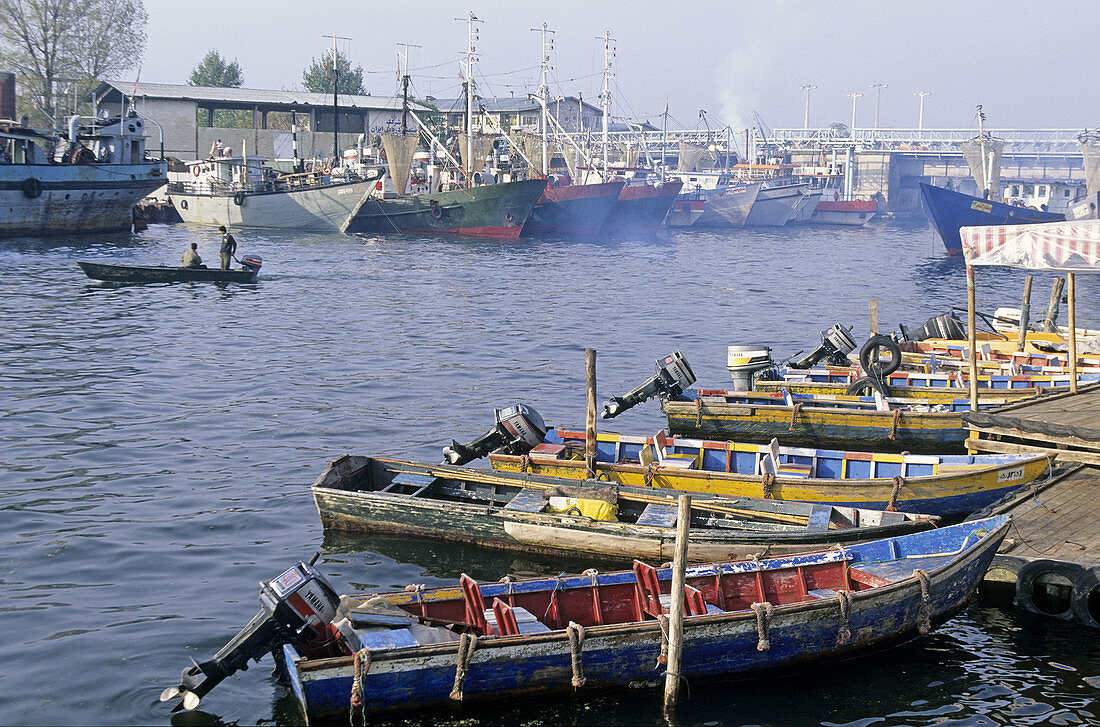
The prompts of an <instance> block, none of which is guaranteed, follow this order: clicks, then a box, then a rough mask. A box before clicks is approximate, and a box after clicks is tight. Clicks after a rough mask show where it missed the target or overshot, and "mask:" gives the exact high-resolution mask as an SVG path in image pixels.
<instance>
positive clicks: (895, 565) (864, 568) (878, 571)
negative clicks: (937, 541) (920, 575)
mask: <svg viewBox="0 0 1100 727" xmlns="http://www.w3.org/2000/svg"><path fill="white" fill-rule="evenodd" d="M946 557H947V556H946V554H945V555H938V556H937V555H932V556H928V557H924V558H906V559H904V560H891V561H885V562H882V563H860V564H859V567H858V569H857V568H852V569H851V570H850V571H849V572H850V573H851V576H852V580H853V581H857V582H859V583H863V584H864V585H868V586H880V585H885V584H886V583H894V582H897V581H901V580H904V579H906V578H911V577H912V576H913V571H915V570H916V569H917V568H921V569H923V570H925V571H927V572H931V571H932V570H933V569H935V568H938V567H939V566H941V565H943V564H944V560H945V558H946Z"/></svg>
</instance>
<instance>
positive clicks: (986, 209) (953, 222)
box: [920, 182, 1065, 255]
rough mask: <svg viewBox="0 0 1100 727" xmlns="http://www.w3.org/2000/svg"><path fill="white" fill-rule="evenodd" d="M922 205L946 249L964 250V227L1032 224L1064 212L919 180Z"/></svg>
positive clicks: (1059, 218)
mask: <svg viewBox="0 0 1100 727" xmlns="http://www.w3.org/2000/svg"><path fill="white" fill-rule="evenodd" d="M920 198H921V208H922V209H923V210H924V216H925V217H927V218H928V221H929V222H931V223H932V226H933V227H934V228H936V232H937V234H939V236H940V239H941V240H943V246H944V247H945V248H947V252H949V253H951V254H952V255H954V254H962V238H960V237H959V228H961V227H984V226H988V225H1031V224H1035V223H1037V222H1061V221H1063V220H1065V215H1061V214H1057V213H1054V212H1044V211H1042V210H1033V209H1030V208H1028V207H1017V206H1015V205H1010V204H1005V203H1003V202H996V201H994V200H991V199H982V198H981V197H973V196H971V195H969V194H963V193H962V192H956V191H954V190H951V189H945V188H943V187H936V186H934V185H931V184H927V183H925V182H921V183H920Z"/></svg>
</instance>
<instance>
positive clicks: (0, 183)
mask: <svg viewBox="0 0 1100 727" xmlns="http://www.w3.org/2000/svg"><path fill="white" fill-rule="evenodd" d="M0 76H4V77H6V79H5V81H6V82H5V83H3V85H2V87H0V94H3V96H4V98H3V99H2V100H0V101H2V102H0V108H5V109H7V108H10V109H12V110H13V113H14V109H15V82H14V78H13V77H12V76H10V74H0ZM54 146H57V147H58V151H57V155H56V156H55V157H51V156H50V155H49V154H48V153H47V151H46V150H47V149H49V148H52V147H54ZM145 151H146V149H145V119H143V118H142V117H140V116H138V115H137V114H136V113H134V112H133V111H132V110H131V111H130V112H129V113H126V114H124V115H121V116H114V117H111V118H98V117H97V118H91V117H88V118H82V117H79V116H73V117H71V118H70V119H69V124H68V136H67V137H59V136H57V135H55V134H54V133H52V132H47V131H41V130H37V129H32V128H29V127H26V126H23V125H21V124H18V123H16V122H15V121H14V120H2V119H0V209H3V211H4V214H2V215H0V236H12V235H57V234H70V233H74V232H79V233H89V232H113V231H117V230H128V229H130V227H131V224H132V223H133V219H134V218H133V208H134V205H135V204H136V203H137V202H138V200H140V199H142V198H143V197H145V196H146V195H148V194H151V193H152V192H153V191H155V190H156V189H157V188H158V187H163V186H164V184H165V182H166V179H165V171H166V165H165V162H164V161H162V160H151V159H146V158H145Z"/></svg>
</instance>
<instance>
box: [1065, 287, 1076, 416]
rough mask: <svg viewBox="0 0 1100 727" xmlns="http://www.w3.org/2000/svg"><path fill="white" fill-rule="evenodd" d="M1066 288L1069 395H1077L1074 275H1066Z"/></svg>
mask: <svg viewBox="0 0 1100 727" xmlns="http://www.w3.org/2000/svg"><path fill="white" fill-rule="evenodd" d="M1066 287H1067V288H1068V289H1069V290H1068V291H1067V292H1068V294H1069V303H1067V304H1066V315H1067V316H1068V317H1069V326H1068V327H1069V331H1068V334H1069V354H1068V355H1069V393H1071V394H1076V393H1077V278H1076V273H1066Z"/></svg>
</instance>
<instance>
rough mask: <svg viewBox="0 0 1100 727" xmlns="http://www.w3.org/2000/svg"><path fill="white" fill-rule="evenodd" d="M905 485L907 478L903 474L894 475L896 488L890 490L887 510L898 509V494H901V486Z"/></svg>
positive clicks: (893, 510)
mask: <svg viewBox="0 0 1100 727" xmlns="http://www.w3.org/2000/svg"><path fill="white" fill-rule="evenodd" d="M904 486H905V478H904V477H902V476H901V475H894V489H892V490H890V504H889V505H887V506H886V512H897V511H898V495H900V494H901V488H902V487H904Z"/></svg>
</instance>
